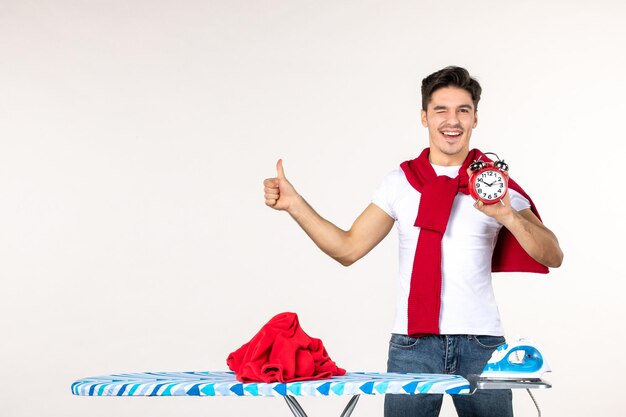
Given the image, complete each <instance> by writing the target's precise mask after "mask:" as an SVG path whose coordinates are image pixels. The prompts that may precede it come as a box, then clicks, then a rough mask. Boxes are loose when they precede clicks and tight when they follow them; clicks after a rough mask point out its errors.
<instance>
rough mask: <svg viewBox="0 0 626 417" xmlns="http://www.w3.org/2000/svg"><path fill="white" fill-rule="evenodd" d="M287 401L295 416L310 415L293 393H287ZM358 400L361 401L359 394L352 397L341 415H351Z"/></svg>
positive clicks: (345, 416)
mask: <svg viewBox="0 0 626 417" xmlns="http://www.w3.org/2000/svg"><path fill="white" fill-rule="evenodd" d="M285 401H286V402H287V405H288V406H289V409H290V410H291V412H292V413H293V415H294V416H296V417H308V416H307V415H306V413H305V412H304V410H303V409H302V407H301V406H300V403H299V402H298V400H296V398H295V397H293V396H291V395H286V396H285ZM357 401H359V396H358V395H354V396H353V397H352V398H350V401H348V405H346V408H344V409H343V412H342V413H341V416H340V417H350V415H351V414H352V412H353V411H354V408H355V407H356V403H357Z"/></svg>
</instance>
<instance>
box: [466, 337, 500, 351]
mask: <svg viewBox="0 0 626 417" xmlns="http://www.w3.org/2000/svg"><path fill="white" fill-rule="evenodd" d="M472 339H473V340H474V341H475V342H476V344H477V345H478V346H480V347H482V348H484V349H495V348H497V347H498V346H501V345H503V344H504V342H505V341H506V339H505V338H504V336H472Z"/></svg>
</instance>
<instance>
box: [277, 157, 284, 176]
mask: <svg viewBox="0 0 626 417" xmlns="http://www.w3.org/2000/svg"><path fill="white" fill-rule="evenodd" d="M276 173H277V174H278V178H280V179H283V180H284V179H285V170H283V160H282V159H279V160H278V162H276Z"/></svg>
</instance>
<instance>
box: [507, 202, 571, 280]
mask: <svg viewBox="0 0 626 417" xmlns="http://www.w3.org/2000/svg"><path fill="white" fill-rule="evenodd" d="M498 221H499V222H500V223H501V224H502V225H503V226H504V227H506V228H507V229H508V230H509V231H510V232H511V233H512V234H513V236H515V238H516V239H517V241H518V242H519V243H520V245H521V246H522V248H524V250H525V251H526V252H527V253H528V254H529V255H530V256H531V257H532V258H533V259H535V260H536V261H537V262H539V263H541V264H543V265H545V266H547V267H550V268H557V267H559V266H560V265H561V263H562V262H563V252H562V251H561V248H560V246H559V242H558V240H557V238H556V236H555V235H554V233H552V232H551V231H550V230H549V229H548V228H546V227H545V226H544V225H543V224H542V223H541V221H539V219H537V217H535V215H534V214H532V212H531V211H530V210H522V211H521V212H517V211H512V212H511V213H510V214H508V215H507V216H506V217H505V218H501V219H498Z"/></svg>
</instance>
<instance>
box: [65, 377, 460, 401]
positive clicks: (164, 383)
mask: <svg viewBox="0 0 626 417" xmlns="http://www.w3.org/2000/svg"><path fill="white" fill-rule="evenodd" d="M72 393H73V394H75V395H83V396H209V397H212V396H239V397H242V396H252V397H257V396H258V397H281V396H312V397H324V396H340V395H361V394H367V395H383V394H410V395H413V394H469V393H470V384H469V382H468V381H467V380H466V379H465V378H463V377H461V376H458V375H439V374H400V373H378V372H349V373H347V374H346V375H344V376H340V377H333V378H331V379H324V380H318V381H301V382H288V383H278V382H276V383H269V384H266V383H241V382H239V381H237V379H235V374H234V373H233V372H145V373H134V374H115V375H106V376H98V377H91V378H83V379H80V380H78V381H76V382H74V383H73V384H72Z"/></svg>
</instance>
